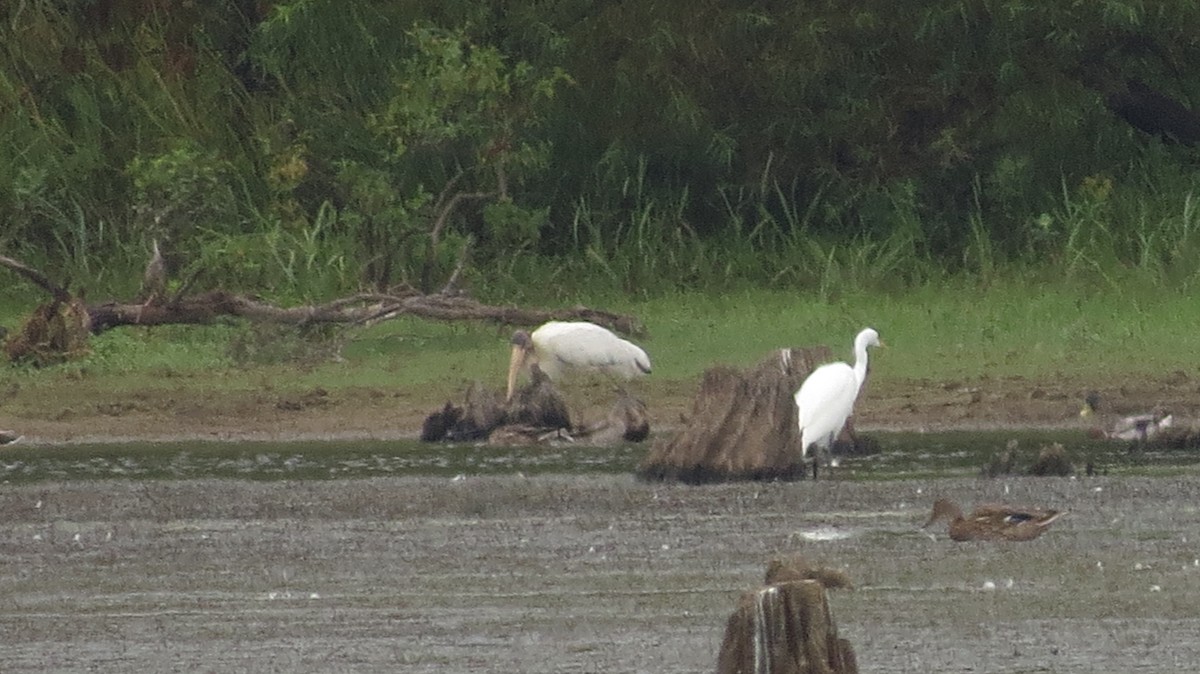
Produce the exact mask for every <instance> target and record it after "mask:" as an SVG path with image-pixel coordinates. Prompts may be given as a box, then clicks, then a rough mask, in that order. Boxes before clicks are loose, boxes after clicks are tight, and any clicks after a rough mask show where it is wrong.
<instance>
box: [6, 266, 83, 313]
mask: <svg viewBox="0 0 1200 674" xmlns="http://www.w3.org/2000/svg"><path fill="white" fill-rule="evenodd" d="M0 265H4V266H5V267H8V268H9V269H11V270H13V271H15V272H17V273H18V274H20V275H21V276H24V277H25V278H27V279H29V280H30V281H32V282H33V283H34V284H36V285H37V286H38V287H40V288H41V289H42V290H45V291H46V292H48V293H50V295H51V296H53V297H54V299H56V300H58V301H59V302H70V301H71V293H69V292H67V290H66V288H63V287H62V286H60V285H57V284H56V283H54V282H53V281H51V280H50V279H48V278H46V275H45V274H43V273H42V272H40V271H38V270H36V269H33V268H32V267H29V266H27V265H26V264H25V263H24V262H20V261H19V260H14V259H12V258H11V257H7V256H4V255H0Z"/></svg>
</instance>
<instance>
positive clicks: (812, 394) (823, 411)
mask: <svg viewBox="0 0 1200 674" xmlns="http://www.w3.org/2000/svg"><path fill="white" fill-rule="evenodd" d="M882 345H883V342H881V341H879V333H878V332H875V330H874V329H872V328H867V329H865V330H863V331H862V332H860V333H858V336H857V337H855V338H854V366H853V367H852V366H850V365H849V364H848V363H827V364H825V365H822V366H821V367H818V368H817V369H815V370H813V371H812V374H810V375H808V378H807V379H805V380H804V383H803V384H801V385H800V390H799V391H796V396H795V398H796V411H797V413H798V414H797V416H798V417H799V420H800V451H801V456H802V457H804V458H807V457H808V452H809V448H810V447H813V446H816V447H817V449H818V450H820V451H823V452H825V453H828V452H829V448H830V446H831V445H832V444H833V441H834V440H835V439H837V436H838V434H839V433H841V432H842V428H843V427H844V426H845V425H846V420H847V419H849V418H850V414H851V413H852V412H853V411H854V401H855V400H856V399H857V398H858V391H859V389H860V388H862V385H863V381H865V380H866V378H867V347H869V346H882ZM813 474H814V475H815V474H816V459H815V458H814V460H813Z"/></svg>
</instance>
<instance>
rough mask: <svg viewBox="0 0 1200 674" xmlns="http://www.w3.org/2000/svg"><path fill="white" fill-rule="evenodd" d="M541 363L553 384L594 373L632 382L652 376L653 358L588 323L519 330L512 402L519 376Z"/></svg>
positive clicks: (510, 385)
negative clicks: (567, 377)
mask: <svg viewBox="0 0 1200 674" xmlns="http://www.w3.org/2000/svg"><path fill="white" fill-rule="evenodd" d="M534 363H537V365H538V368H539V369H541V371H542V372H543V373H545V374H546V376H547V377H550V379H551V381H556V382H557V381H561V380H562V378H563V377H564V376H565V375H567V374H568V373H570V372H579V371H594V372H603V373H605V374H608V375H611V376H614V377H619V378H621V379H632V378H634V377H637V376H640V375H643V374H649V373H650V357H649V356H647V355H646V352H645V351H643V350H642V349H641V347H639V346H638V345H636V344H634V343H633V342H630V341H628V340H624V339H621V338H620V337H618V336H616V335H614V334H613V333H612V332H609V331H608V330H606V329H605V328H602V327H600V326H599V325H596V324H595V323H588V322H586V321H578V322H566V321H551V322H549V323H546V324H544V325H542V326H541V327H539V328H538V329H537V330H534V331H533V332H532V333H530V332H526V331H525V330H517V331H516V332H515V333H513V336H512V360H511V361H510V362H509V366H508V394H507V397H508V399H509V400H511V399H512V396H513V391H514V390H515V389H516V385H517V375H518V374H520V372H521V370H522V369H523V368H527V367H529V366H530V365H532V364H534Z"/></svg>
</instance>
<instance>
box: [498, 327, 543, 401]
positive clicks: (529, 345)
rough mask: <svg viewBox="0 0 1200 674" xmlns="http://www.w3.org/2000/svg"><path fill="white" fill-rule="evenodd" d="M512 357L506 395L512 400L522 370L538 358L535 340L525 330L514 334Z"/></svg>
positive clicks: (509, 364)
mask: <svg viewBox="0 0 1200 674" xmlns="http://www.w3.org/2000/svg"><path fill="white" fill-rule="evenodd" d="M511 344H512V357H511V358H510V360H509V362H508V392H507V393H506V394H505V399H507V400H512V397H513V392H515V391H516V389H517V375H518V374H520V372H521V368H522V367H524V366H525V365H526V364H527V363H535V362H537V357H536V356H535V354H534V351H533V338H532V337H530V336H529V333H528V332H526V331H524V330H517V331H516V332H514V333H513V336H512V340H511Z"/></svg>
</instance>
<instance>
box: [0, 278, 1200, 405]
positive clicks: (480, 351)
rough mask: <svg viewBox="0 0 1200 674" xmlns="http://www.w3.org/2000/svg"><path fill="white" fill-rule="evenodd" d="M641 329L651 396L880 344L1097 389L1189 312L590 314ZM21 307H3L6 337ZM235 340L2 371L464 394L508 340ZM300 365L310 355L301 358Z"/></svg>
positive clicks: (1192, 337)
mask: <svg viewBox="0 0 1200 674" xmlns="http://www.w3.org/2000/svg"><path fill="white" fill-rule="evenodd" d="M592 304H593V305H594V306H599V307H602V308H607V309H612V310H615V311H622V312H630V313H633V314H636V315H637V316H639V317H641V318H642V319H643V320H644V322H645V324H646V327H647V329H648V333H649V334H648V336H646V337H645V338H640V339H638V340H637V341H639V342H640V343H641V344H642V345H643V346H644V347H645V348H646V350H647V351H648V352H649V353H650V355H651V357H652V359H653V361H654V367H655V375H654V377H653V378H652V381H653V382H654V383H653V384H651V385H652V386H655V387H659V386H662V387H668V386H675V385H677V383H678V382H681V381H685V380H692V379H694V378H695V377H697V376H698V375H699V374H700V373H702V372H703V371H704V370H705V369H706V368H708V367H710V366H711V365H714V364H717V363H725V364H731V365H738V366H744V365H749V364H752V363H754V362H757V361H758V360H760V359H761V358H763V357H764V355H765V354H766V353H767V352H768V351H770V350H771V349H775V348H779V347H782V346H805V345H813V344H827V345H829V346H831V347H832V348H833V349H834V353H835V354H837V355H838V356H839V357H840V358H846V359H849V358H850V357H851V354H850V344H851V340H852V338H853V336H854V334H855V333H856V332H857V331H858V330H859V329H860V328H862V327H863V326H867V325H870V326H873V327H875V328H877V329H878V330H879V331H880V334H881V335H882V337H883V339H884V341H885V342H886V343H887V345H888V348H886V349H882V350H879V351H877V352H875V353H874V354H873V357H874V360H873V367H874V368H875V371H876V372H877V373H878V376H879V378H880V380H881V381H882V380H889V381H895V382H900V381H906V380H920V379H930V380H933V381H941V380H964V379H966V380H969V379H978V378H985V377H1026V378H1029V379H1031V380H1034V381H1036V380H1039V379H1040V380H1047V379H1072V380H1080V381H1087V380H1088V379H1089V378H1096V377H1102V378H1103V379H1104V380H1114V379H1119V378H1121V377H1123V376H1141V377H1144V376H1156V375H1165V374H1169V373H1171V372H1173V371H1175V370H1184V371H1185V372H1187V373H1188V374H1189V375H1192V374H1194V372H1193V370H1194V369H1195V368H1196V361H1195V358H1194V355H1193V354H1195V353H1198V352H1200V333H1198V332H1197V331H1196V330H1195V329H1194V326H1195V324H1196V318H1197V314H1198V310H1197V308H1196V305H1195V301H1194V299H1193V298H1191V297H1190V296H1189V295H1188V294H1187V293H1183V292H1167V291H1162V290H1154V289H1152V288H1147V289H1144V290H1139V289H1137V288H1136V287H1133V286H1131V287H1130V288H1127V289H1125V290H1122V289H1120V288H1114V287H1090V286H1076V285H1072V284H1064V283H1060V284H1043V283H1037V282H1023V281H1015V280H1010V281H1005V282H997V283H993V284H992V285H990V286H988V287H986V288H981V287H978V286H977V285H968V284H962V285H956V284H951V283H946V284H943V285H937V286H934V285H928V286H924V287H920V288H917V289H914V290H911V291H906V292H898V293H894V294H893V293H883V292H871V293H847V294H843V295H840V296H839V297H838V298H837V299H836V301H821V300H818V299H814V298H812V297H811V296H810V295H807V294H806V293H804V292H799V291H797V292H784V291H754V290H744V291H737V292H731V293H728V294H725V295H708V294H705V295H701V294H683V293H680V294H672V295H668V296H663V297H657V298H652V299H646V300H640V301H633V300H628V299H624V300H614V301H611V302H607V303H606V302H604V301H602V300H601V301H599V302H592ZM24 310H25V305H20V307H19V308H18V306H17V305H9V306H8V307H6V308H5V310H4V311H3V312H2V313H0V323H2V324H4V325H6V326H8V327H10V328H13V327H15V326H16V325H17V323H18V321H19V318H20V313H21V312H22V311H24ZM241 330H242V329H241V328H237V327H231V326H214V327H184V326H179V327H169V328H158V329H142V328H137V329H131V328H125V329H118V330H114V331H111V332H108V333H105V334H103V335H100V336H99V337H97V338H95V339H94V342H93V354H92V355H91V356H89V357H87V358H85V359H83V360H81V361H77V362H73V363H69V364H65V365H61V366H55V367H49V368H46V369H43V370H34V369H31V368H24V367H19V366H16V367H13V366H10V367H6V368H3V369H0V381H8V382H15V383H18V384H19V385H20V386H43V385H45V386H54V385H58V384H63V383H69V382H75V383H77V385H78V386H83V384H82V383H81V382H88V383H91V384H94V385H96V386H97V387H99V388H102V389H106V390H110V391H111V390H122V389H133V388H138V387H149V388H164V389H170V388H180V387H182V388H189V387H199V388H203V389H205V390H217V391H219V390H254V389H261V388H264V387H265V388H272V389H292V388H296V389H299V388H305V387H313V386H323V387H326V388H341V387H351V386H367V387H378V388H383V389H389V390H390V389H400V390H411V391H420V392H431V393H432V392H437V393H438V394H441V393H444V392H450V391H456V390H460V387H461V385H462V383H463V382H467V381H471V380H476V379H479V380H484V381H492V382H499V381H500V380H501V379H502V377H503V373H504V370H505V367H506V364H507V351H508V345H507V339H508V335H509V328H507V327H502V326H496V325H491V324H483V323H474V322H464V323H441V322H431V321H423V320H417V319H411V318H405V319H400V320H394V321H390V322H388V323H385V324H382V325H379V326H375V327H373V328H371V329H369V330H365V331H363V332H361V333H357V334H356V335H355V336H354V338H353V339H352V340H351V341H350V342H349V343H348V344H347V346H346V347H345V348H344V349H343V350H342V351H341V355H342V356H343V357H344V361H341V362H334V361H333V360H332V359H328V358H325V357H323V356H321V353H322V352H321V351H320V350H316V351H314V352H313V353H304V354H301V356H302V357H300V358H299V359H298V360H294V361H289V360H288V359H287V357H286V356H287V354H286V353H285V354H284V355H283V357H282V358H278V357H277V358H275V359H273V360H271V361H270V362H264V363H256V362H254V361H250V362H249V363H242V364H237V363H235V362H234V360H233V359H232V357H231V355H230V348H229V341H230V339H231V338H234V337H235V336H236V335H238V334H239V332H240V331H241ZM314 353H315V354H316V355H314Z"/></svg>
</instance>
